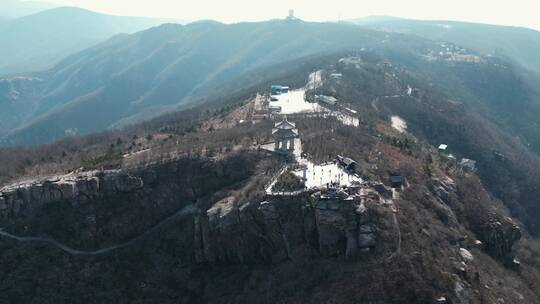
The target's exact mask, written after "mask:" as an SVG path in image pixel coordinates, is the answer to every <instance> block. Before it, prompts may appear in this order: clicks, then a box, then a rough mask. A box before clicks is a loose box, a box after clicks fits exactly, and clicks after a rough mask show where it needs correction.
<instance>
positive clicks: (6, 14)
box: [0, 0, 56, 19]
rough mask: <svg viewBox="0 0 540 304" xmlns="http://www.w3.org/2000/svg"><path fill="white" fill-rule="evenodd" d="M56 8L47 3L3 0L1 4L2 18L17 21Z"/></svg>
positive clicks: (0, 12) (0, 16)
mask: <svg viewBox="0 0 540 304" xmlns="http://www.w3.org/2000/svg"><path fill="white" fill-rule="evenodd" d="M54 7H56V5H54V4H52V3H47V2H39V1H20V0H2V2H0V18H5V19H15V18H18V17H22V16H26V15H32V14H35V13H38V12H40V11H44V10H48V9H51V8H54Z"/></svg>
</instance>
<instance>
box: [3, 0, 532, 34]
mask: <svg viewBox="0 0 540 304" xmlns="http://www.w3.org/2000/svg"><path fill="white" fill-rule="evenodd" d="M0 1H1V0H0ZM45 1H47V2H52V3H57V4H62V5H72V6H79V7H84V8H88V9H91V10H95V11H99V12H104V13H109V14H115V15H137V16H152V17H168V18H177V19H185V20H199V19H215V20H219V21H223V22H237V21H255V20H266V19H272V18H282V17H284V16H285V15H286V14H287V11H288V9H289V8H292V9H294V10H295V12H296V16H297V17H299V18H301V19H304V20H316V21H327V20H337V19H338V18H340V17H341V19H347V18H356V17H364V16H368V15H391V16H400V17H407V18H417V19H450V20H462V21H473V22H483V23H493V24H504V25H516V26H526V27H531V28H535V29H538V30H540V1H539V0H512V1H508V0H444V1H443V0H394V1H390V0H370V1H365V0H327V1H321V0H311V1H310V0H288V1H286V0H265V1H260V0H45Z"/></svg>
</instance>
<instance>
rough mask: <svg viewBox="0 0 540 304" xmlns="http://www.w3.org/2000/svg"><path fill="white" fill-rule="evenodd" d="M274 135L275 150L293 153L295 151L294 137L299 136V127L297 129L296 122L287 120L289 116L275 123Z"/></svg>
mask: <svg viewBox="0 0 540 304" xmlns="http://www.w3.org/2000/svg"><path fill="white" fill-rule="evenodd" d="M272 135H273V136H274V140H275V142H276V143H275V147H274V151H275V152H278V153H284V154H292V153H293V152H294V139H295V138H296V137H297V136H298V129H296V125H295V124H294V123H292V122H290V121H288V120H287V117H285V118H283V120H282V121H280V122H277V123H276V124H275V125H274V128H273V129H272Z"/></svg>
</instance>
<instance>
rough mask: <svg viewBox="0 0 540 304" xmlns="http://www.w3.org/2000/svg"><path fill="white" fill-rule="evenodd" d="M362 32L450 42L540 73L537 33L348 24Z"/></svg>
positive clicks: (439, 24)
mask: <svg viewBox="0 0 540 304" xmlns="http://www.w3.org/2000/svg"><path fill="white" fill-rule="evenodd" d="M349 22H352V23H355V24H358V25H360V26H362V27H365V28H370V29H375V30H380V31H386V32H396V33H404V34H411V35H417V36H422V37H425V38H429V39H432V40H435V41H438V42H451V43H455V44H458V45H461V46H463V47H466V48H470V49H474V50H476V51H479V52H482V53H484V54H489V55H494V56H498V57H503V56H504V57H508V58H510V59H512V60H514V61H515V62H517V63H519V64H520V65H522V66H524V67H526V68H528V69H531V70H533V71H535V72H537V73H540V56H538V53H539V52H540V32H539V31H536V30H533V29H528V28H522V27H511V26H499V25H489V24H479V23H470V22H456V21H446V20H431V21H424V20H411V19H400V18H393V17H367V18H359V19H354V20H349Z"/></svg>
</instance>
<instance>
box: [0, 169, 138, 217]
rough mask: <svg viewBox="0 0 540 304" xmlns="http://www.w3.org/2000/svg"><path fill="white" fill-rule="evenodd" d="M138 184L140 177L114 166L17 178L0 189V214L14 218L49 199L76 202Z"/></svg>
mask: <svg viewBox="0 0 540 304" xmlns="http://www.w3.org/2000/svg"><path fill="white" fill-rule="evenodd" d="M142 187H143V181H142V179H141V178H139V177H136V176H131V175H130V174H128V173H125V172H122V171H118V170H109V171H89V172H84V173H71V174H67V175H63V176H55V177H51V178H47V179H44V180H37V181H31V182H21V183H17V184H14V185H9V186H6V187H4V188H2V189H0V215H1V217H2V218H7V217H15V218H16V217H18V216H21V215H24V214H28V213H31V212H32V211H34V210H36V209H38V208H40V207H42V206H44V205H46V204H49V203H53V202H66V203H69V204H71V205H73V206H78V205H81V204H84V203H85V202H87V201H89V200H91V199H95V198H97V197H99V196H101V195H103V194H105V193H111V192H130V191H134V190H136V189H140V188H142Z"/></svg>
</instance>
